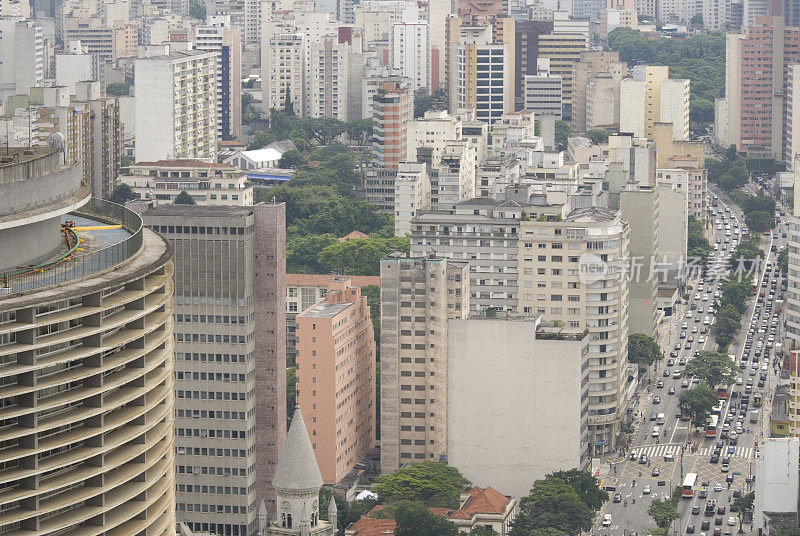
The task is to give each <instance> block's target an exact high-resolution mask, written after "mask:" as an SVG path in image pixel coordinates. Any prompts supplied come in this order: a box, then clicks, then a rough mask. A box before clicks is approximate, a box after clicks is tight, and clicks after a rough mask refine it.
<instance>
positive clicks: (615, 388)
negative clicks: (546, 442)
mask: <svg viewBox="0 0 800 536" xmlns="http://www.w3.org/2000/svg"><path fill="white" fill-rule="evenodd" d="M518 243H519V263H518V267H519V268H518V272H519V274H518V278H519V293H518V299H519V306H518V309H519V312H520V313H521V314H526V315H531V314H535V315H542V318H543V320H545V321H551V322H554V321H559V322H561V323H563V325H564V326H566V327H568V328H570V329H588V330H589V367H590V373H589V444H590V445H593V451H592V452H593V455H598V454H602V453H606V452H611V451H613V450H614V448H615V446H614V442H615V440H616V438H617V436H618V432H619V425H620V422H621V419H622V417H623V416H624V415H625V409H626V406H627V398H626V397H627V390H628V378H627V364H628V300H629V298H628V286H627V285H626V284H625V281H624V280H623V278H622V277H621V275H620V274H621V273H623V272H624V270H626V269H627V265H626V263H627V260H628V258H629V254H628V252H629V230H628V226H627V225H626V223H625V222H624V221H623V220H621V219H620V216H619V214H618V213H616V212H613V211H610V210H607V209H602V208H586V209H576V210H573V211H572V212H570V213H569V214H568V215H567V217H566V218H564V219H563V221H547V222H539V221H522V222H520V231H519V242H518Z"/></svg>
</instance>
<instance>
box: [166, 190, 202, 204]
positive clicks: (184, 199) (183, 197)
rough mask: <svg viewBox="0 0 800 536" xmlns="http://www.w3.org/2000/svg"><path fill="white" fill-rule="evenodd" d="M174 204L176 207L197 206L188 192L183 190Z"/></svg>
mask: <svg viewBox="0 0 800 536" xmlns="http://www.w3.org/2000/svg"><path fill="white" fill-rule="evenodd" d="M172 202H173V203H174V204H176V205H196V204H197V202H195V200H194V197H192V196H191V195H189V194H188V193H187V192H186V190H181V192H180V193H179V194H178V195H176V196H175V199H173V200H172Z"/></svg>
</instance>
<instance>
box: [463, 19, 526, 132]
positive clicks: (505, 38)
mask: <svg viewBox="0 0 800 536" xmlns="http://www.w3.org/2000/svg"><path fill="white" fill-rule="evenodd" d="M494 24H495V25H497V26H498V28H497V29H496V31H495V30H493V26H492V24H488V23H487V24H480V25H476V26H462V27H461V34H460V39H459V40H458V41H457V42H455V43H453V45H452V54H451V61H452V62H454V63H453V64H452V65H451V66H450V73H449V74H450V77H451V79H450V81H449V87H450V109H451V110H458V109H461V108H472V109H475V110H477V113H476V118H477V119H478V120H479V121H483V122H485V123H493V122H494V121H496V120H497V119H498V118H499V117H500V116H501V115H503V114H504V113H510V112H513V111H514V21H513V20H512V19H498V20H496V21H494ZM492 73H495V74H496V73H502V76H494V75H492Z"/></svg>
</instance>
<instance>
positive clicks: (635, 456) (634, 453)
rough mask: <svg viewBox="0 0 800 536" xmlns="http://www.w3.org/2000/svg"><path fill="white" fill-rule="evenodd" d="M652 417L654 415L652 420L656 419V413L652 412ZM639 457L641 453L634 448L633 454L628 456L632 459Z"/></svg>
mask: <svg viewBox="0 0 800 536" xmlns="http://www.w3.org/2000/svg"><path fill="white" fill-rule="evenodd" d="M652 417H653V418H652V419H650V420H651V421H654V420H656V418H655V413H653V414H652ZM638 457H639V453H638V452H636V451H635V450H632V451H631V454H630V456H629V457H628V458H629V459H630V460H635V459H636V458H638Z"/></svg>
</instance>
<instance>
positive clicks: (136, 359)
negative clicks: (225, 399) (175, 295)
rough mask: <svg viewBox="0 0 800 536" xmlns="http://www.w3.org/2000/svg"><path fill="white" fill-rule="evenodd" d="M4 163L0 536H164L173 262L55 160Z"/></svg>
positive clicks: (170, 449) (0, 178) (137, 224)
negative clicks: (72, 224)
mask: <svg viewBox="0 0 800 536" xmlns="http://www.w3.org/2000/svg"><path fill="white" fill-rule="evenodd" d="M9 156H11V157H12V158H13V159H14V161H13V163H4V164H3V165H2V166H0V215H2V217H3V219H4V225H3V228H2V230H0V243H2V244H3V248H2V251H0V287H2V289H3V291H2V292H0V325H2V326H3V328H2V331H3V333H2V335H0V360H2V362H3V363H4V366H3V367H2V369H1V370H0V382H2V385H3V388H2V390H0V405H2V408H3V410H2V411H3V427H2V429H0V441H1V442H2V444H3V447H4V448H3V449H2V450H0V464H2V467H3V471H2V473H0V487H2V489H3V496H2V497H1V498H0V510H2V512H3V514H2V516H0V532H2V533H4V534H14V533H16V534H26V533H31V534H33V533H40V534H56V533H59V532H62V531H64V530H68V531H73V532H80V533H82V534H86V535H87V536H89V535H100V534H118V535H120V536H137V535H141V534H143V533H147V534H152V535H159V536H170V535H174V534H175V481H174V455H175V454H174V453H175V450H174V441H173V427H172V419H173V390H172V386H173V355H172V350H173V340H172V327H173V321H172V290H173V283H172V275H173V265H172V261H171V260H170V259H171V253H172V252H171V250H170V248H169V246H168V245H167V244H166V243H165V242H164V240H162V239H161V238H160V237H159V236H158V235H157V234H156V233H154V232H152V231H150V230H149V229H145V228H143V227H142V220H141V218H140V217H139V216H138V215H137V214H135V213H134V212H132V211H129V210H127V209H125V208H124V207H120V206H119V205H115V204H113V203H109V202H107V201H103V200H101V199H90V196H91V192H90V190H89V187H88V185H84V184H82V177H81V174H80V170H79V166H77V165H64V164H62V163H61V161H62V160H61V155H60V154H59V150H58V149H55V148H50V147H37V148H25V149H24V150H22V149H20V150H18V151H14V153H13V155H9ZM62 218H64V219H66V220H73V221H75V220H77V221H78V222H80V223H79V225H81V226H84V227H92V226H94V225H99V226H104V225H107V224H109V223H116V224H119V225H120V228H119V229H117V230H116V231H114V233H113V237H111V236H110V235H109V234H108V231H97V232H96V231H92V230H69V229H66V228H62V226H61V221H62ZM98 233H99V234H98ZM103 234H105V236H102V235H103ZM78 240H82V241H83V242H82V243H83V244H93V245H94V247H93V248H87V247H86V246H84V247H83V248H77V247H76V246H77V245H78V244H79V242H78ZM65 259H69V262H64V261H65ZM42 262H44V264H43V265H40V266H38V269H37V270H29V269H23V270H20V269H18V268H17V267H18V266H20V265H22V266H26V265H29V264H35V263H42Z"/></svg>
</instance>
